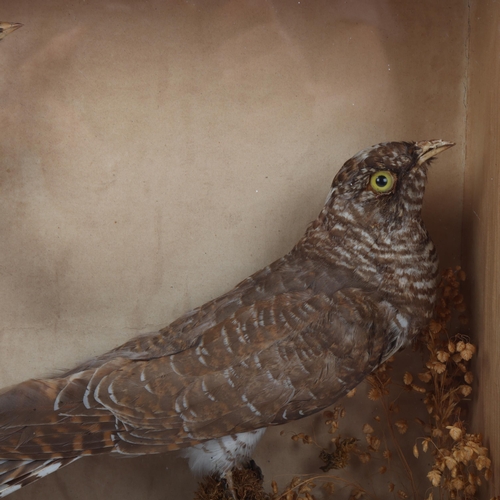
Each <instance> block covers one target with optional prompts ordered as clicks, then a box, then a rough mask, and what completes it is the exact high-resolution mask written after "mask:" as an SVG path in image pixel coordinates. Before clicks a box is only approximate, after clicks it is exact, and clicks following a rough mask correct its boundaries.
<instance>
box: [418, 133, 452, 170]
mask: <svg viewBox="0 0 500 500" xmlns="http://www.w3.org/2000/svg"><path fill="white" fill-rule="evenodd" d="M454 145H455V143H454V142H447V141H442V140H441V139H436V140H433V141H420V142H417V146H418V147H419V148H420V149H421V150H422V152H421V153H420V156H419V157H418V162H417V165H422V163H425V162H426V161H427V160H429V159H431V158H432V157H433V156H436V155H437V154H439V153H441V151H445V150H446V149H448V148H451V147H452V146H454Z"/></svg>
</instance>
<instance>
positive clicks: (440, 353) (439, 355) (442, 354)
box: [436, 351, 450, 363]
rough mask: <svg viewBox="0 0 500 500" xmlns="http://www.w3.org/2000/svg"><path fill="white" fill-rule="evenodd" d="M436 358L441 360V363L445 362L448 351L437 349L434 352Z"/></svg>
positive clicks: (447, 358) (448, 356)
mask: <svg viewBox="0 0 500 500" xmlns="http://www.w3.org/2000/svg"><path fill="white" fill-rule="evenodd" d="M436 356H437V359H439V361H441V363H446V362H447V361H448V360H449V359H450V353H449V352H446V351H438V352H437V353H436Z"/></svg>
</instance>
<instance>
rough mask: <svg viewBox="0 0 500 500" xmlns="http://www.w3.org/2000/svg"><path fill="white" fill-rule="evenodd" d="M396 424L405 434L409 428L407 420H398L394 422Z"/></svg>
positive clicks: (400, 431)
mask: <svg viewBox="0 0 500 500" xmlns="http://www.w3.org/2000/svg"><path fill="white" fill-rule="evenodd" d="M394 425H395V426H396V427H397V429H398V431H399V433H400V434H405V432H406V431H407V430H408V422H407V421H406V420H403V419H402V420H398V421H396V422H394Z"/></svg>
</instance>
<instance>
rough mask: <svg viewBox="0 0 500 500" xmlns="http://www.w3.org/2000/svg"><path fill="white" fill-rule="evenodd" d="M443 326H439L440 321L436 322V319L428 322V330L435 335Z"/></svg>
mask: <svg viewBox="0 0 500 500" xmlns="http://www.w3.org/2000/svg"><path fill="white" fill-rule="evenodd" d="M442 328H443V327H442V326H441V323H438V322H437V321H435V320H431V322H430V324H429V331H430V332H431V333H432V334H433V335H436V334H437V333H439V332H440V331H441V329H442Z"/></svg>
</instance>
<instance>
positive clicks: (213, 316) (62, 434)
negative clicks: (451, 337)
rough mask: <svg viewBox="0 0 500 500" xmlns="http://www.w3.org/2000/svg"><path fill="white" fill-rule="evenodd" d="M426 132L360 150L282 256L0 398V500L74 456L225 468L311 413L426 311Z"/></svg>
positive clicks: (416, 325) (429, 266)
mask: <svg viewBox="0 0 500 500" xmlns="http://www.w3.org/2000/svg"><path fill="white" fill-rule="evenodd" d="M451 146H453V143H451V142H445V141H442V140H433V141H421V142H388V143H383V144H378V145H376V146H373V147H370V148H368V149H365V150H364V151H361V152H360V153H358V154H357V155H356V156H354V157H353V158H351V159H350V160H349V161H347V162H346V163H345V164H344V166H343V167H342V168H341V169H340V171H339V173H338V174H337V175H336V177H335V179H334V180H333V183H332V186H331V189H330V192H329V194H328V196H327V199H326V203H325V206H324V208H323V209H322V210H321V213H320V214H319V216H318V218H317V219H316V220H314V221H313V222H312V223H311V224H310V225H309V226H308V228H307V230H306V233H305V235H304V236H303V238H302V239H301V240H300V241H299V242H298V243H297V244H296V245H295V247H294V248H293V249H292V250H291V251H290V252H289V253H288V254H286V255H285V256H284V257H282V258H281V259H278V260H277V261H275V262H273V263H272V264H270V265H269V266H267V267H265V268H264V269H262V270H260V271H258V272H256V273H255V274H253V275H252V276H250V277H249V278H247V279H245V280H243V281H242V282H241V283H240V284H238V285H237V286H236V287H235V288H233V289H232V290H231V291H229V292H227V293H226V294H224V295H222V296H220V297H219V298H217V299H214V300H212V301H210V302H207V303H206V304H204V305H203V306H201V307H198V308H197V309H193V310H192V311H189V312H187V313H186V314H184V315H183V316H181V317H180V318H179V319H177V320H176V321H174V322H173V323H172V324H170V325H169V326H167V327H165V328H164V329H162V330H160V331H159V332H155V333H151V334H147V335H142V336H139V337H137V338H135V339H133V340H131V341H129V342H127V343H126V344H124V345H122V346H120V347H117V348H116V349H114V350H112V351H110V352H108V353H106V354H103V355H102V356H99V357H97V358H95V359H92V360H90V361H88V362H86V363H84V364H82V365H80V366H78V367H77V368H75V369H73V370H71V371H69V372H67V373H65V374H64V375H62V376H60V377H55V378H49V379H39V380H28V381H26V382H23V383H21V384H18V385H16V386H13V387H11V388H9V389H7V390H4V391H3V392H2V393H1V394H0V484H1V486H0V497H5V496H6V495H8V494H9V493H11V492H13V491H16V490H18V489H19V488H21V487H23V486H25V485H26V484H29V483H31V482H33V481H35V480H37V479H39V478H41V477H44V476H46V475H47V474H49V473H51V472H53V471H55V470H57V469H60V468H61V467H64V466H65V465H67V464H69V463H71V462H73V461H75V460H77V459H79V458H80V457H84V456H87V455H97V454H101V453H113V454H115V455H129V456H133V455H144V454H151V453H163V452H167V451H173V450H182V452H183V454H184V456H185V457H187V458H188V460H189V465H190V467H191V468H192V469H193V470H194V471H195V472H198V473H201V474H212V473H219V474H220V475H222V476H224V475H225V476H226V477H228V478H230V471H231V470H232V468H233V467H235V466H240V465H242V464H243V463H244V462H246V461H247V460H248V459H249V457H250V455H251V453H252V451H253V449H254V447H255V445H256V443H257V441H258V440H259V438H260V437H261V436H262V434H263V433H264V431H265V429H266V427H268V426H271V425H279V424H285V423H287V422H290V421H292V420H297V419H300V418H302V417H306V416H308V415H311V414H313V413H316V412H318V411H320V410H322V409H324V408H326V407H327V406H329V405H331V404H332V403H334V402H335V401H336V400H337V399H339V398H340V397H341V396H343V395H344V394H346V393H347V392H348V391H350V390H351V389H352V388H353V387H355V386H356V385H357V384H359V383H360V382H361V381H362V380H363V378H364V377H365V376H366V375H368V374H369V373H370V372H372V371H373V370H374V369H376V368H377V367H378V366H379V365H380V364H381V363H383V362H384V361H385V360H386V359H387V358H388V357H390V356H391V355H392V354H393V353H394V352H396V351H397V350H398V349H400V348H401V347H402V346H404V345H406V344H407V343H408V342H409V341H411V340H412V339H413V338H414V336H415V335H416V334H417V332H419V330H421V329H422V328H424V327H425V326H426V324H427V322H428V320H429V318H430V317H431V314H432V310H433V306H434V302H435V299H436V286H437V276H438V275H437V271H438V259H437V256H436V250H435V248H434V245H433V243H432V241H431V240H430V238H429V235H428V233H427V231H426V229H425V226H424V223H423V221H422V218H421V208H422V201H423V197H424V189H425V183H426V176H427V167H428V165H429V161H430V160H431V159H432V158H433V157H434V156H435V155H437V154H438V153H440V152H441V151H444V150H445V149H448V148H449V147H451Z"/></svg>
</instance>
